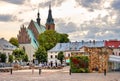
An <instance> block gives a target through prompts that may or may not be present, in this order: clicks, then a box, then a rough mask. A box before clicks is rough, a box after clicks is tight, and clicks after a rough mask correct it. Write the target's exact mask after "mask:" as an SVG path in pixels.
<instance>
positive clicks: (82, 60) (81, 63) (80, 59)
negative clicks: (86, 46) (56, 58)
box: [70, 56, 89, 73]
mask: <svg viewBox="0 0 120 81" xmlns="http://www.w3.org/2000/svg"><path fill="white" fill-rule="evenodd" d="M88 62H89V59H88V56H75V57H71V58H70V68H71V72H72V73H88V72H89V69H88Z"/></svg>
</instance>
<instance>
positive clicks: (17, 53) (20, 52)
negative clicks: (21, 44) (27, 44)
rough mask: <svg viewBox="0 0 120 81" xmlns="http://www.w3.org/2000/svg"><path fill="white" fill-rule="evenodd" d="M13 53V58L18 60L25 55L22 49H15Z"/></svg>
mask: <svg viewBox="0 0 120 81" xmlns="http://www.w3.org/2000/svg"><path fill="white" fill-rule="evenodd" d="M13 55H14V57H15V60H18V61H20V60H23V59H24V57H25V52H24V50H23V49H15V50H14V51H13Z"/></svg>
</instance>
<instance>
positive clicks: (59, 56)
mask: <svg viewBox="0 0 120 81" xmlns="http://www.w3.org/2000/svg"><path fill="white" fill-rule="evenodd" d="M57 58H58V60H60V62H61V64H62V63H63V59H64V54H63V52H62V51H60V52H59V53H58V57H57Z"/></svg>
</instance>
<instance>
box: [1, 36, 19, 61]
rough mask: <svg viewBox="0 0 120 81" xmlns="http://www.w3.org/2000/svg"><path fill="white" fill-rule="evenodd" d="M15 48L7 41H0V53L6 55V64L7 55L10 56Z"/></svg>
mask: <svg viewBox="0 0 120 81" xmlns="http://www.w3.org/2000/svg"><path fill="white" fill-rule="evenodd" d="M16 48H17V47H16V46H14V45H12V44H11V43H9V42H8V41H7V40H5V39H4V38H1V39H0V53H3V54H6V56H7V60H6V61H7V62H8V58H9V55H12V52H13V50H15V49H16Z"/></svg>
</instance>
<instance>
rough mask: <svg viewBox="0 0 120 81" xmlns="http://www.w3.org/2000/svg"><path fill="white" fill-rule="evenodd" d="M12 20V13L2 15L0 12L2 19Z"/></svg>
mask: <svg viewBox="0 0 120 81" xmlns="http://www.w3.org/2000/svg"><path fill="white" fill-rule="evenodd" d="M11 20H12V15H1V14H0V21H2V22H6V21H11Z"/></svg>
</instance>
